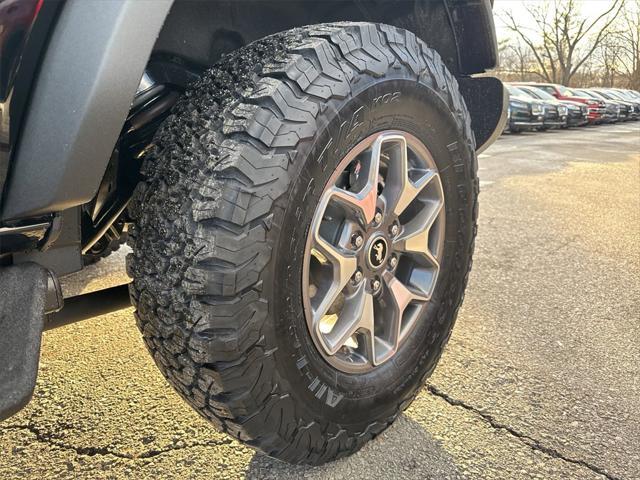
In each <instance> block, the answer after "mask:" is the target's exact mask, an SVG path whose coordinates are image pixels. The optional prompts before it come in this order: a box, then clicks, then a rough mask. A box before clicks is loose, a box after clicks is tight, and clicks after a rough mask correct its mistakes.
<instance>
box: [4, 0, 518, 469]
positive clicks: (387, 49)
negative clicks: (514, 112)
mask: <svg viewBox="0 0 640 480" xmlns="http://www.w3.org/2000/svg"><path fill="white" fill-rule="evenodd" d="M0 27H1V28H0V51H1V53H2V55H1V62H2V64H1V69H0V72H1V75H0V111H1V115H2V119H1V120H2V121H1V122H0V141H1V148H0V191H1V192H2V197H1V198H2V199H1V203H0V292H1V293H2V295H1V300H0V310H1V311H0V314H1V317H0V417H7V416H9V415H11V414H13V413H15V412H16V411H17V410H19V409H20V408H22V407H23V406H24V405H25V404H26V403H27V402H28V400H29V398H30V396H31V394H32V391H33V388H34V383H35V378H36V372H37V365H38V357H39V346H40V338H41V334H42V331H43V329H48V328H52V327H54V326H58V325H62V324H64V323H66V322H69V321H74V320H78V319H82V318H87V317H91V316H93V315H96V314H97V313H104V312H105V311H110V310H113V309H118V308H122V307H123V306H125V305H129V304H130V303H129V302H130V301H131V303H132V304H133V305H134V306H135V309H136V313H135V316H136V319H137V323H138V326H139V327H140V331H141V333H142V337H143V339H144V342H145V343H146V346H147V347H148V349H149V351H150V353H151V354H152V355H153V358H154V360H155V361H156V363H157V365H158V367H159V368H160V370H161V371H162V373H163V374H164V375H165V377H166V378H167V380H168V381H169V382H170V383H171V385H173V387H175V389H176V390H177V391H178V392H179V393H180V395H182V397H184V399H185V400H186V401H187V402H188V403H189V404H190V405H191V406H192V407H193V408H195V409H196V410H197V411H198V412H199V413H200V414H201V415H203V416H204V417H206V418H208V419H209V420H210V421H211V422H212V423H213V424H214V425H215V426H217V427H218V428H220V429H222V430H224V431H225V432H228V433H229V434H230V435H233V436H234V437H236V438H238V439H239V440H241V441H243V442H246V443H247V444H249V445H251V446H253V447H255V448H257V449H260V450H261V451H263V452H266V453H267V454H269V455H272V456H274V457H277V458H280V459H282V460H286V461H289V462H297V463H311V464H319V463H322V462H326V461H329V460H332V459H335V458H339V457H342V456H345V455H347V454H349V453H352V452H354V451H356V450H358V449H359V448H360V447H361V446H362V445H363V444H364V443H365V442H367V441H368V440H369V439H371V438H373V437H375V436H376V435H377V434H379V433H380V432H381V431H383V430H384V429H385V428H386V427H387V426H389V425H390V424H391V423H392V422H393V421H394V419H395V418H396V417H397V416H398V415H399V413H400V412H401V411H402V410H403V409H404V408H406V407H407V406H408V405H409V404H410V402H411V400H412V399H413V398H414V396H415V395H416V393H417V391H418V390H419V389H420V388H421V387H422V385H423V384H424V382H425V379H426V378H427V377H428V376H429V375H430V373H431V372H432V371H433V369H434V368H435V365H436V363H437V361H438V359H439V357H440V355H441V353H442V350H443V348H444V345H445V343H446V342H447V339H448V338H449V335H450V333H451V328H452V327H453V324H454V321H455V317H456V313H457V311H458V308H459V307H460V303H461V301H462V298H463V292H464V289H465V285H466V283H467V278H468V274H469V269H470V267H471V256H472V253H473V246H474V237H475V234H476V222H477V214H478V204H477V195H478V178H477V160H476V154H477V152H478V151H480V150H482V149H484V148H486V147H487V146H488V145H489V144H490V143H491V142H492V141H493V140H494V139H495V138H496V136H497V135H498V134H499V133H500V132H501V130H502V128H503V125H504V121H505V118H506V102H505V97H506V96H505V93H504V90H503V87H502V84H501V83H500V82H499V81H498V80H496V79H494V78H490V77H485V78H474V77H473V76H472V75H473V74H476V73H483V72H485V70H487V69H491V68H493V67H494V66H495V65H496V57H497V54H496V38H495V32H494V25H493V18H492V5H491V3H490V1H489V0H473V1H461V0H455V1H454V0H439V1H430V2H424V1H413V0H411V1H407V0H398V1H394V2H381V1H377V0H364V1H314V0H308V1H307V0H289V1H278V0H272V1H249V0H247V1H243V0H237V1H234V2H229V1H217V0H212V1H199V0H198V1H190V0H176V1H173V0H155V1H139V0H112V1H103V0H67V1H44V2H43V1H41V0H5V1H3V2H0ZM126 239H128V243H129V245H130V247H131V251H132V253H130V254H129V255H128V258H127V272H128V274H129V276H130V277H131V279H132V281H131V283H130V284H129V285H128V286H120V287H114V288H112V289H109V290H106V291H101V292H96V293H92V294H89V295H86V296H80V297H72V298H63V295H62V291H61V288H60V279H64V277H65V276H66V275H68V274H70V273H72V272H77V271H81V270H82V269H83V268H84V266H85V265H87V264H90V263H93V262H95V261H97V260H99V259H100V258H102V257H104V256H106V255H108V254H109V253H110V252H112V251H113V250H114V249H116V248H118V246H119V245H120V244H121V243H122V242H124V241H125V240H126ZM132 374H133V372H132Z"/></svg>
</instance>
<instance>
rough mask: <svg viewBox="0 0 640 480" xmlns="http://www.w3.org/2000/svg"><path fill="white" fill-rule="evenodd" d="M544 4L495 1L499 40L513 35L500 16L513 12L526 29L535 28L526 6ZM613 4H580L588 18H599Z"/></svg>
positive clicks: (601, 0) (603, 0) (590, 0)
mask: <svg viewBox="0 0 640 480" xmlns="http://www.w3.org/2000/svg"><path fill="white" fill-rule="evenodd" d="M536 3H544V0H524V1H523V0H495V3H494V5H493V12H494V14H495V23H496V33H497V35H498V40H502V39H503V38H510V37H511V36H512V35H513V34H512V33H511V32H509V30H508V29H507V28H506V27H505V26H504V24H503V23H502V21H501V20H500V15H501V14H503V13H504V12H506V11H511V12H513V14H514V16H515V17H516V18H517V19H520V21H521V22H522V25H523V26H525V27H531V28H532V27H534V26H535V23H534V22H533V20H531V17H530V16H529V14H528V13H527V11H526V8H525V6H526V5H531V4H536ZM612 3H613V0H583V1H582V2H581V4H580V7H581V13H582V14H583V15H585V16H587V17H588V18H593V19H595V18H597V17H598V15H600V14H601V13H602V12H605V11H606V10H607V9H608V8H609V7H610V6H611V4H612Z"/></svg>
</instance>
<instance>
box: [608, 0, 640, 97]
mask: <svg viewBox="0 0 640 480" xmlns="http://www.w3.org/2000/svg"><path fill="white" fill-rule="evenodd" d="M616 27H617V29H616V32H615V33H614V34H613V35H612V37H613V40H614V41H615V43H616V48H617V50H618V51H617V54H618V55H617V58H616V61H617V62H616V65H617V66H618V68H619V70H620V73H621V75H623V76H624V77H625V80H626V82H625V83H626V85H625V86H626V87H628V88H632V89H634V90H640V0H635V1H628V2H627V3H626V5H625V8H624V9H623V10H622V13H621V15H620V17H619V20H618V22H617V24H616Z"/></svg>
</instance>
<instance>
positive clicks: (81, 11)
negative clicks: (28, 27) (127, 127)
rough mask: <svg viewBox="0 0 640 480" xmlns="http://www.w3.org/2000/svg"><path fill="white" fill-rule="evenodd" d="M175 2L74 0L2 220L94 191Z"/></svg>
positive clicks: (48, 63) (53, 47)
mask: <svg viewBox="0 0 640 480" xmlns="http://www.w3.org/2000/svg"><path fill="white" fill-rule="evenodd" d="M172 3H173V0H115V1H109V2H102V1H95V2H90V1H87V0H69V1H67V2H66V4H65V6H64V7H63V9H62V12H61V13H60V17H59V19H58V23H57V26H56V28H55V31H54V32H53V34H52V36H51V40H50V43H49V45H48V47H47V51H46V54H45V56H44V60H43V63H42V65H41V69H40V75H39V76H38V78H37V79H36V83H35V88H34V91H33V93H32V97H31V100H30V108H29V111H28V114H27V117H26V119H25V123H24V125H23V128H22V135H21V138H20V141H19V144H18V146H17V151H16V152H15V153H16V155H15V157H14V161H13V164H12V172H11V174H10V178H9V182H8V189H7V192H6V197H5V201H4V205H3V211H2V213H1V215H0V218H1V219H2V220H10V219H17V218H25V217H31V216H36V215H40V214H43V213H49V212H53V211H61V210H64V209H66V208H69V207H72V206H75V205H79V204H82V203H85V202H88V201H89V200H91V198H93V196H94V195H95V193H96V191H97V189H98V186H99V184H100V180H101V179H102V176H103V174H104V171H105V168H106V166H107V162H108V161H109V158H110V155H111V151H112V150H113V148H114V145H115V144H116V141H117V139H118V135H119V133H120V129H121V128H122V125H123V123H124V120H125V118H126V115H127V112H128V111H129V107H130V103H131V99H133V97H134V95H135V92H136V88H137V87H138V84H139V82H140V78H141V77H142V73H143V70H144V67H145V65H146V64H147V61H148V59H149V55H150V54H151V51H152V49H153V45H154V43H155V40H156V38H157V36H158V33H159V32H160V29H161V28H162V25H163V23H164V20H165V18H166V16H167V14H168V12H169V9H170V7H171V5H172Z"/></svg>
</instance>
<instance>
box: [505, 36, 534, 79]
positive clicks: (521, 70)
mask: <svg viewBox="0 0 640 480" xmlns="http://www.w3.org/2000/svg"><path fill="white" fill-rule="evenodd" d="M498 56H499V58H500V67H499V69H498V70H497V71H496V73H497V74H498V75H499V76H500V77H503V78H504V80H507V81H514V80H517V81H525V80H531V79H537V80H539V79H540V78H543V77H542V76H541V75H540V72H539V71H538V70H537V68H536V61H535V59H534V58H533V55H532V54H531V50H530V49H529V47H528V46H526V45H525V44H523V43H522V42H521V41H520V39H515V40H512V39H508V40H502V41H500V42H498Z"/></svg>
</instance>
